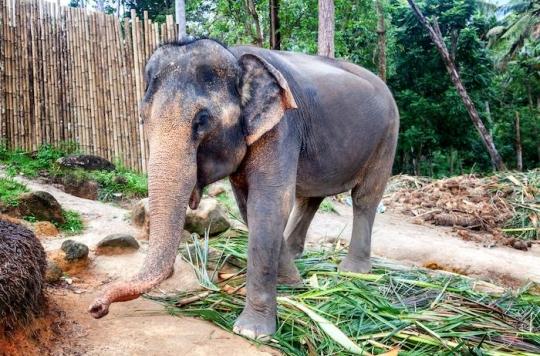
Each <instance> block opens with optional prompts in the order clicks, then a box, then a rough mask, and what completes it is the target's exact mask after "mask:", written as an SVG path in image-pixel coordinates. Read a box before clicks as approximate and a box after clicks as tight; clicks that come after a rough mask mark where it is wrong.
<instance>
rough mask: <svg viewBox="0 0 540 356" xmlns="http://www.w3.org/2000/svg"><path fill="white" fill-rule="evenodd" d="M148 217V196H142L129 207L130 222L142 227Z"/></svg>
mask: <svg viewBox="0 0 540 356" xmlns="http://www.w3.org/2000/svg"><path fill="white" fill-rule="evenodd" d="M148 219H149V215H148V198H144V199H141V200H139V201H138V202H137V203H136V204H135V205H134V206H133V208H132V209H131V222H132V223H133V225H135V226H138V227H143V226H144V225H145V223H146V222H147V220H148Z"/></svg>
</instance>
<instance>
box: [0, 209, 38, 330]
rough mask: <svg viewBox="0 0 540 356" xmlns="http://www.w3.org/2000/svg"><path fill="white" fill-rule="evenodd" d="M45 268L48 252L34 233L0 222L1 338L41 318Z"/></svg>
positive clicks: (9, 223)
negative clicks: (46, 253)
mask: <svg viewBox="0 0 540 356" xmlns="http://www.w3.org/2000/svg"><path fill="white" fill-rule="evenodd" d="M46 267H47V262H46V255H45V251H44V249H43V246H41V243H40V242H39V240H38V239H37V238H36V237H35V235H34V233H33V232H32V231H30V230H28V229H27V228H25V227H23V226H21V225H18V224H15V223H13V222H9V221H5V220H1V219H0V334H2V333H7V334H9V333H10V332H12V331H13V330H15V329H17V328H18V327H22V326H25V325H27V324H28V323H29V322H30V321H32V320H33V319H34V318H35V317H37V316H40V315H42V313H43V311H44V309H45V304H46V303H45V296H44V287H45V271H46Z"/></svg>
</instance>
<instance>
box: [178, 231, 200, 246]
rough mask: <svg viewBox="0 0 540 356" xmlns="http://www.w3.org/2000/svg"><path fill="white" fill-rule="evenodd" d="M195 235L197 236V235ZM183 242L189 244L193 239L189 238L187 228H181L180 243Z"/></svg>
mask: <svg viewBox="0 0 540 356" xmlns="http://www.w3.org/2000/svg"><path fill="white" fill-rule="evenodd" d="M196 237H197V238H199V236H198V235H197V236H196ZM185 242H187V243H188V244H190V243H191V242H193V239H192V238H191V232H189V231H187V230H182V236H181V237H180V243H185Z"/></svg>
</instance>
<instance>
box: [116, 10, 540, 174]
mask: <svg viewBox="0 0 540 356" xmlns="http://www.w3.org/2000/svg"><path fill="white" fill-rule="evenodd" d="M246 3H247V1H230V0H216V1H204V0H193V1H187V2H186V6H187V9H186V18H187V32H188V33H189V34H190V35H193V36H208V37H211V38H216V39H218V40H220V41H222V42H224V43H225V44H228V45H235V44H246V43H255V42H256V41H257V39H256V34H255V30H254V28H255V25H254V23H253V16H252V15H251V14H250V12H249V11H248V10H247V8H246ZM253 3H254V4H255V6H256V11H257V14H258V18H259V22H260V27H261V28H262V29H263V31H262V32H263V46H264V47H269V36H268V34H269V31H268V28H269V20H268V19H269V14H268V11H269V7H268V1H253ZM334 3H335V27H336V34H335V48H336V57H338V58H344V59H347V60H349V61H352V62H354V63H357V64H360V65H362V66H364V67H366V68H368V69H370V70H372V71H374V72H377V56H378V54H379V51H378V47H377V13H376V10H375V1H372V0H359V1H347V0H335V1H334ZM382 3H383V8H384V11H383V12H384V16H385V20H386V21H385V22H386V40H387V41H386V54H387V78H388V79H387V82H388V85H389V87H390V89H391V90H392V92H393V93H394V96H395V98H396V101H397V103H398V107H399V111H400V114H401V127H400V138H399V146H398V150H397V156H396V161H395V165H394V172H395V173H406V174H414V175H427V176H434V177H438V178H440V177H444V176H450V175H456V174H467V173H470V172H480V173H483V172H489V171H491V163H490V160H489V157H488V155H487V153H486V151H485V148H484V147H483V145H482V143H481V140H480V137H479V135H478V133H477V132H476V130H475V129H474V127H473V125H472V123H471V122H470V120H469V118H468V115H467V112H466V110H465V107H464V105H463V103H462V101H461V99H460V97H459V96H458V94H457V93H456V89H455V88H454V86H453V84H452V83H451V81H450V79H449V76H448V73H447V71H446V68H445V66H444V64H443V62H442V60H441V57H440V55H439V54H438V52H437V50H436V49H435V47H434V45H433V43H432V42H431V40H430V38H429V36H428V34H427V33H426V31H425V29H423V28H422V26H421V25H420V24H419V23H418V21H417V19H416V18H415V17H414V16H413V14H412V12H411V9H410V8H409V6H408V4H407V2H406V1H404V0H382ZM416 3H417V4H418V5H419V7H420V8H421V9H422V12H423V13H424V14H425V15H426V16H427V17H428V18H432V17H436V18H437V20H438V23H439V25H440V29H441V33H442V35H443V37H444V39H445V42H446V46H447V47H448V49H449V51H450V54H451V56H452V57H453V58H454V60H455V63H456V67H457V68H458V70H459V72H460V75H461V78H462V80H463V83H464V85H465V87H466V88H467V91H468V92H469V94H470V96H471V99H472V100H473V102H474V104H475V106H476V108H477V110H478V111H479V114H480V116H481V118H482V120H483V122H484V123H485V124H486V126H487V127H488V129H489V130H490V132H491V133H492V135H493V136H494V141H495V144H496V146H497V148H498V150H499V153H500V154H501V155H502V157H503V159H504V161H505V163H506V165H507V167H509V168H515V167H517V158H516V144H515V140H516V129H515V120H516V116H519V117H520V122H521V128H520V131H521V145H522V147H523V167H524V169H533V168H536V167H538V165H539V164H540V149H539V146H538V136H539V133H540V131H539V130H540V128H539V127H540V122H539V120H540V119H539V118H540V112H539V110H540V71H539V70H538V68H539V66H540V41H539V40H538V38H539V35H540V32H539V19H540V16H539V14H540V3H539V2H538V0H511V1H506V2H496V1H494V0H493V1H490V0H487V1H481V0H449V1H440V0H417V1H416ZM497 3H504V5H502V6H501V7H497V5H496V4H497ZM317 5H318V2H317V0H307V1H305V0H286V1H285V0H283V1H280V10H279V17H280V31H279V32H280V36H281V49H283V50H289V51H299V52H305V53H311V54H314V53H316V49H317V24H318V17H317ZM126 7H127V8H128V9H135V10H136V11H137V13H138V14H139V16H142V14H143V11H144V10H148V12H149V16H150V18H151V19H153V20H156V21H158V22H160V21H164V18H165V17H164V15H166V14H173V13H174V11H173V10H174V3H173V2H172V1H165V2H160V3H159V5H158V4H156V1H155V0H144V1H128V2H127V3H126Z"/></svg>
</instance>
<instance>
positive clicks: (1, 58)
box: [0, 1, 7, 145]
mask: <svg viewBox="0 0 540 356" xmlns="http://www.w3.org/2000/svg"><path fill="white" fill-rule="evenodd" d="M5 22H6V13H5V11H4V1H2V2H0V145H2V144H3V143H4V140H5V139H6V137H7V135H6V127H5V125H6V121H7V117H6V100H5V90H6V89H5V86H6V85H5V80H6V79H5V53H4V51H5V46H6V43H5V31H4V23H5Z"/></svg>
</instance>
